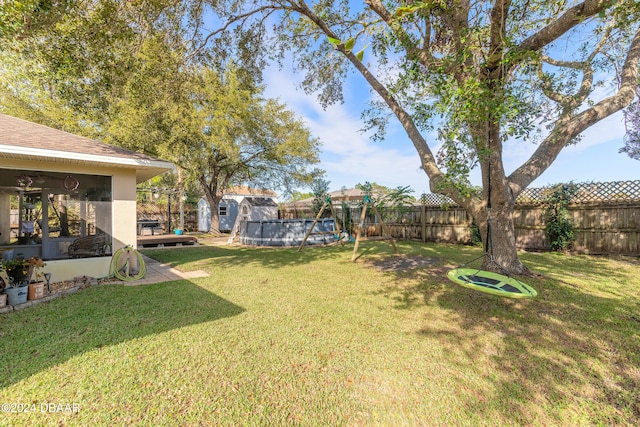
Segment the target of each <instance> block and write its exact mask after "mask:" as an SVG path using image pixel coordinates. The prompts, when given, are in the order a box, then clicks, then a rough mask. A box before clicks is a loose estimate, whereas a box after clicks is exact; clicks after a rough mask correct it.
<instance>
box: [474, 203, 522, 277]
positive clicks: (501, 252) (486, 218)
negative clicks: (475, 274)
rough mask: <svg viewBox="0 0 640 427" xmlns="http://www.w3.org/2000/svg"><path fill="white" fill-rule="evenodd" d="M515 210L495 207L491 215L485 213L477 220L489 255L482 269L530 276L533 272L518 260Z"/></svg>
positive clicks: (505, 206)
mask: <svg viewBox="0 0 640 427" xmlns="http://www.w3.org/2000/svg"><path fill="white" fill-rule="evenodd" d="M513 210H514V209H513V206H510V205H502V206H494V207H493V208H492V209H491V213H490V215H489V212H488V211H484V212H482V214H481V215H480V216H481V218H476V220H478V222H479V227H480V234H481V237H482V243H483V245H484V249H485V251H486V255H487V256H486V257H485V259H484V262H483V263H482V267H481V268H482V269H483V270H487V271H493V272H495V273H499V274H505V273H508V274H520V275H527V276H530V275H532V273H531V271H530V270H529V269H528V268H527V267H525V265H524V264H522V262H521V261H520V258H518V251H517V249H516V234H515V228H514V225H513ZM488 231H489V232H488Z"/></svg>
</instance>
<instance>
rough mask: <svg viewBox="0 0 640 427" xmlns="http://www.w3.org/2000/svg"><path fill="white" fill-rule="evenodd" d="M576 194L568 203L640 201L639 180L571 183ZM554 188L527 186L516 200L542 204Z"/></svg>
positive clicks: (431, 200)
mask: <svg viewBox="0 0 640 427" xmlns="http://www.w3.org/2000/svg"><path fill="white" fill-rule="evenodd" d="M560 185H561V184H560ZM573 185H574V186H575V188H576V194H575V195H574V196H573V197H572V198H571V200H570V203H575V204H580V203H607V202H609V203H611V202H614V203H626V202H640V180H636V181H612V182H584V183H578V184H573ZM553 191H554V188H551V187H545V188H527V189H525V190H524V191H523V192H522V193H521V194H520V195H519V196H518V199H517V200H516V204H519V205H538V204H544V203H546V201H547V198H548V196H549V195H550V194H551V193H552V192H553ZM419 202H420V203H421V204H424V205H426V206H442V205H450V206H456V203H455V202H454V201H453V200H451V199H450V198H449V197H447V196H445V195H442V194H433V193H430V194H423V195H422V196H421V197H420V200H419Z"/></svg>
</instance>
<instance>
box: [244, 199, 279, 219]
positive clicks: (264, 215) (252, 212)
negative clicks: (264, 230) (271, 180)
mask: <svg viewBox="0 0 640 427" xmlns="http://www.w3.org/2000/svg"><path fill="white" fill-rule="evenodd" d="M238 212H239V215H240V216H241V217H242V218H243V219H245V218H246V219H247V220H249V221H263V220H267V219H278V204H277V203H276V202H274V201H273V199H271V198H268V197H245V198H244V199H243V200H242V201H241V202H240V205H239V206H238Z"/></svg>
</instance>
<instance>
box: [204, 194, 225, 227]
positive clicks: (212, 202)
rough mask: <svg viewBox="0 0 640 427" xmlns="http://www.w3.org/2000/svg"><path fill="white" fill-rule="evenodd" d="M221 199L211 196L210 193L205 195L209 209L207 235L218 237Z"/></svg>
mask: <svg viewBox="0 0 640 427" xmlns="http://www.w3.org/2000/svg"><path fill="white" fill-rule="evenodd" d="M221 199H222V198H221V197H217V196H213V195H212V194H211V193H208V194H207V202H209V207H210V208H211V224H210V225H209V233H211V234H214V235H216V236H219V235H220V234H221V233H220V214H219V212H220V209H219V207H220V200H221Z"/></svg>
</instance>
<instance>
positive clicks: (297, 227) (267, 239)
mask: <svg viewBox="0 0 640 427" xmlns="http://www.w3.org/2000/svg"><path fill="white" fill-rule="evenodd" d="M312 224H313V220H312V219H270V220H264V221H243V222H242V223H240V243H242V244H243V245H251V246H300V244H301V243H302V239H304V236H305V234H306V233H307V231H308V230H309V228H310V227H311V225H312ZM334 224H335V223H334V220H333V218H324V219H320V220H318V222H317V223H316V225H315V227H314V228H313V233H323V234H313V233H312V234H311V235H310V236H309V238H308V239H307V243H306V244H307V245H324V244H327V243H332V242H335V241H337V239H336V236H335V235H334Z"/></svg>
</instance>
